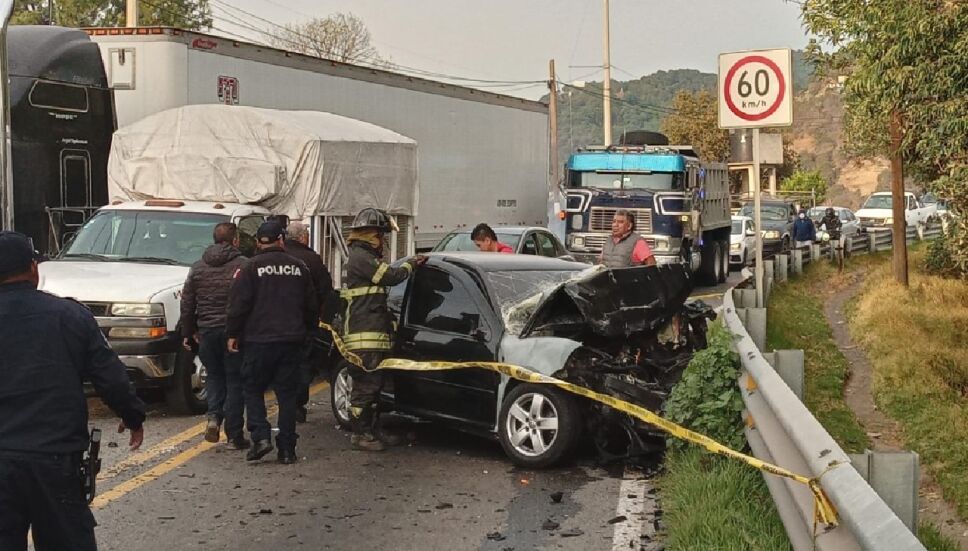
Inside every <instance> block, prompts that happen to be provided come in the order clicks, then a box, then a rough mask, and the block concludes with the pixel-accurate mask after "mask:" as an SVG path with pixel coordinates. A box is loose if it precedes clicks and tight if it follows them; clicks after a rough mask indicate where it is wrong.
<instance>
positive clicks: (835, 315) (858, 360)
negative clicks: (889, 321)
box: [824, 281, 968, 551]
mask: <svg viewBox="0 0 968 551" xmlns="http://www.w3.org/2000/svg"><path fill="white" fill-rule="evenodd" d="M861 283H863V282H862V281H854V282H853V283H851V284H850V285H848V286H847V287H844V288H842V289H839V290H838V291H836V292H835V293H834V294H833V295H831V296H829V297H827V300H826V301H825V303H824V316H825V317H826V318H827V324H828V325H830V329H831V331H832V332H833V337H834V341H835V342H836V343H837V347H838V348H839V349H840V351H841V353H843V355H844V357H845V358H847V361H848V362H850V377H849V378H848V380H847V386H846V387H845V388H844V400H845V401H846V402H847V406H848V407H849V408H850V409H851V410H853V411H854V414H855V415H857V421H858V422H860V424H861V426H863V427H864V430H865V431H866V432H867V435H868V436H869V437H870V441H871V446H872V447H873V449H874V451H900V450H902V449H903V448H904V446H903V441H902V438H901V428H900V426H899V425H898V423H897V422H895V421H894V420H893V419H891V418H889V417H888V416H887V415H885V414H884V413H883V412H882V411H880V410H879V409H878V408H877V405H876V404H875V403H874V393H873V378H874V370H873V367H872V366H871V363H870V361H869V360H868V359H867V355H866V354H865V353H864V350H863V349H862V348H861V347H860V346H858V345H857V344H856V343H854V341H853V340H852V339H851V338H850V331H849V329H848V323H847V316H846V314H845V312H844V306H845V304H846V303H847V302H848V301H849V300H850V299H851V298H853V297H854V296H855V295H856V294H857V293H858V292H859V291H860V285H861ZM919 495H920V498H921V499H920V518H921V521H927V522H930V523H931V524H934V525H935V526H937V527H938V528H940V529H941V532H942V533H943V534H944V535H946V536H948V537H949V538H951V539H952V540H954V541H955V542H957V543H958V545H959V546H960V547H961V549H962V551H968V523H966V522H964V521H961V520H959V519H958V515H957V513H956V512H955V509H954V507H952V506H951V505H950V504H948V503H947V502H946V501H944V499H943V498H942V497H941V489H940V488H939V487H938V485H937V484H936V483H935V481H934V479H933V478H932V477H931V474H930V473H928V472H926V469H925V468H924V465H922V466H921V488H920V491H919Z"/></svg>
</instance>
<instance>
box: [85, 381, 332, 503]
mask: <svg viewBox="0 0 968 551" xmlns="http://www.w3.org/2000/svg"><path fill="white" fill-rule="evenodd" d="M327 388H329V383H328V382H321V383H316V384H315V385H313V386H311V387H310V388H309V395H310V396H315V395H316V394H319V393H320V392H321V391H323V390H325V389H327ZM278 410H279V406H278V405H272V406H270V407H269V408H268V409H267V410H266V417H272V416H273V415H275V414H276V413H277V412H278ZM200 425H201V426H202V427H203V429H204V427H205V423H200ZM195 428H196V427H192V428H190V429H188V430H185V431H182V432H181V433H179V434H177V435H175V436H173V437H172V438H169V439H166V440H165V441H164V442H167V441H169V440H173V439H174V438H176V437H178V436H183V435H185V434H187V433H189V432H191V431H192V430H194V429H195ZM164 442H161V443H159V444H158V445H157V446H153V448H154V447H158V446H161V444H162V443H164ZM217 445H218V444H216V443H213V442H206V441H204V440H203V441H201V442H199V443H198V444H195V445H194V446H192V447H190V448H188V449H187V450H184V451H182V452H181V453H179V454H178V455H175V456H174V457H171V458H169V459H166V460H165V461H162V462H161V463H159V464H158V465H155V466H154V467H152V468H151V469H149V470H147V471H145V472H143V473H141V474H139V475H137V476H135V477H133V478H129V479H128V480H125V481H124V482H121V483H120V484H118V485H117V486H115V487H113V488H111V489H110V490H108V491H106V492H104V493H102V494H100V495H98V496H96V497H95V498H94V501H93V502H91V509H95V510H96V509H100V508H102V507H104V506H105V505H107V504H109V503H111V502H112V501H116V500H117V499H119V498H121V497H124V496H125V495H127V494H129V493H131V492H132V491H134V490H136V489H138V488H140V487H141V486H144V485H145V484H147V483H149V482H152V481H155V480H158V479H159V478H161V477H162V476H164V475H166V474H168V473H170V472H171V471H173V470H175V469H176V468H178V467H180V466H181V465H183V464H185V463H187V462H188V461H190V460H191V459H194V458H195V457H198V456H199V455H201V454H203V453H205V452H207V451H208V450H210V449H212V448H214V447H216V446H217ZM149 451H151V450H148V451H146V452H145V453H146V454H147V453H148V452H149ZM157 455H158V453H154V454H153V455H152V457H154V456H157ZM132 459H133V458H132ZM112 476H114V475H112Z"/></svg>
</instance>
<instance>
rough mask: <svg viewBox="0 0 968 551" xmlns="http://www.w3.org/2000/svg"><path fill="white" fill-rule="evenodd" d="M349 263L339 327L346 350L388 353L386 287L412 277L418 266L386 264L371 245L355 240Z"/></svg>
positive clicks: (390, 319)
mask: <svg viewBox="0 0 968 551" xmlns="http://www.w3.org/2000/svg"><path fill="white" fill-rule="evenodd" d="M349 253H350V254H349V259H348V260H347V262H346V279H345V282H346V288H345V289H342V290H340V298H342V299H343V301H344V302H345V305H346V306H345V308H344V310H343V325H342V327H341V328H340V329H341V332H342V338H343V341H344V342H345V343H346V347H347V348H349V349H350V350H353V351H358V352H387V351H390V350H392V349H393V316H392V314H390V310H389V309H388V308H387V287H391V286H393V285H397V284H398V283H402V282H404V281H406V280H407V278H408V277H410V274H411V273H412V272H413V268H414V266H415V263H414V262H413V261H409V262H407V263H406V264H403V265H402V266H401V267H399V268H393V267H391V266H390V265H389V264H387V263H386V262H383V260H382V258H381V256H380V255H379V254H377V252H376V251H375V250H374V249H373V248H372V247H371V246H370V245H367V244H365V243H362V242H360V241H353V242H351V243H350V246H349Z"/></svg>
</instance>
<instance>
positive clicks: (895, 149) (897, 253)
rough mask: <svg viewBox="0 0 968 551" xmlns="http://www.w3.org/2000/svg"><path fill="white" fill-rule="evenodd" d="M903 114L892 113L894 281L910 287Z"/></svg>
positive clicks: (898, 112)
mask: <svg viewBox="0 0 968 551" xmlns="http://www.w3.org/2000/svg"><path fill="white" fill-rule="evenodd" d="M903 139H904V136H903V130H902V127H901V113H900V111H898V110H897V109H895V110H894V111H892V112H891V210H892V211H893V214H894V226H893V232H894V235H893V236H892V238H891V241H892V242H893V244H894V279H895V280H897V282H898V283H900V284H901V285H903V286H905V287H907V286H908V258H907V221H906V216H905V206H906V205H905V197H904V165H903V163H902V161H901V141H902V140H903Z"/></svg>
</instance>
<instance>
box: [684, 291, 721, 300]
mask: <svg viewBox="0 0 968 551" xmlns="http://www.w3.org/2000/svg"><path fill="white" fill-rule="evenodd" d="M721 296H723V293H709V294H708V295H692V296H691V297H689V300H702V299H704V298H720V297H721Z"/></svg>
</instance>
